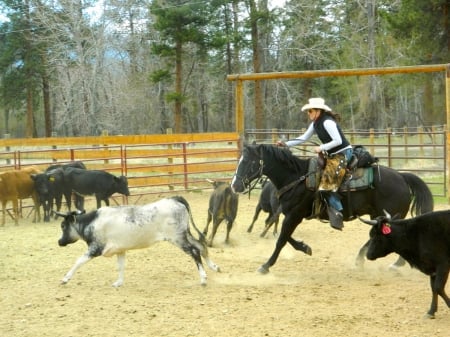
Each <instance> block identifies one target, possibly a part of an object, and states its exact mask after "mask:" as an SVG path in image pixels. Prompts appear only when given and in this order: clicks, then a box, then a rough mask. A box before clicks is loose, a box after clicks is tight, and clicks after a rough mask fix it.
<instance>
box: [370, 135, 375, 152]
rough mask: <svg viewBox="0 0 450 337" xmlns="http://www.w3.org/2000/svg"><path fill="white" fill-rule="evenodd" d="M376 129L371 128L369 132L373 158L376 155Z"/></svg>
mask: <svg viewBox="0 0 450 337" xmlns="http://www.w3.org/2000/svg"><path fill="white" fill-rule="evenodd" d="M374 132H375V131H374V129H373V128H370V130H369V144H370V145H371V146H370V153H371V155H372V156H374V155H375V147H374V146H373V144H374V143H375V141H374V138H375V137H374Z"/></svg>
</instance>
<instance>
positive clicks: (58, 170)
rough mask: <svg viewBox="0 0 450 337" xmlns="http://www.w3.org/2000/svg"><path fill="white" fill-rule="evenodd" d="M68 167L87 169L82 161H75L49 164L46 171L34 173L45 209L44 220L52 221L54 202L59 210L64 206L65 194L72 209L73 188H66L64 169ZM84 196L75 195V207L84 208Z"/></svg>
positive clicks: (37, 189)
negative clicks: (63, 198)
mask: <svg viewBox="0 0 450 337" xmlns="http://www.w3.org/2000/svg"><path fill="white" fill-rule="evenodd" d="M68 167H76V168H80V169H86V166H85V165H84V164H83V162H81V161H75V162H71V163H67V164H62V165H61V164H55V165H51V166H49V167H48V168H47V169H46V170H45V172H44V173H39V174H35V175H32V179H33V180H34V186H35V189H36V191H37V193H38V195H39V201H40V203H41V205H42V208H43V209H44V221H50V213H51V210H52V209H53V202H55V204H56V210H57V211H58V212H59V211H60V210H61V206H62V197H63V195H64V197H65V200H66V204H67V207H68V209H69V211H70V209H71V195H72V190H70V189H67V188H65V185H64V170H65V169H66V168H68ZM83 205H84V198H83V197H81V196H79V195H75V207H76V208H78V209H83Z"/></svg>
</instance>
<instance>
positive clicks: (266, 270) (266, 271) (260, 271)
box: [258, 265, 269, 275]
mask: <svg viewBox="0 0 450 337" xmlns="http://www.w3.org/2000/svg"><path fill="white" fill-rule="evenodd" d="M258 273H260V274H263V275H265V274H268V273H269V268H266V267H265V266H264V265H262V266H261V267H259V268H258Z"/></svg>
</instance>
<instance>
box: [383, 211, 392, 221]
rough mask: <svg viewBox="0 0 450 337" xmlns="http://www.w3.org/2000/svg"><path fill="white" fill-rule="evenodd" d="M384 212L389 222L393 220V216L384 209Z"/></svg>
mask: <svg viewBox="0 0 450 337" xmlns="http://www.w3.org/2000/svg"><path fill="white" fill-rule="evenodd" d="M383 212H384V215H386V218H387V219H388V221H389V220H391V219H392V217H391V215H390V214H389V213H388V212H387V211H386V210H385V209H383Z"/></svg>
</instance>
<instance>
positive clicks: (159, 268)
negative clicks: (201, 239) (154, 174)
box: [0, 192, 450, 337]
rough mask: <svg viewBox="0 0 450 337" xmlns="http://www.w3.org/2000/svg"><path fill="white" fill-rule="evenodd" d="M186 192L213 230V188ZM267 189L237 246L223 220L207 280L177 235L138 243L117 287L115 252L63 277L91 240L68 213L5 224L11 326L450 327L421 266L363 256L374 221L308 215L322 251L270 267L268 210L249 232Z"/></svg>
mask: <svg viewBox="0 0 450 337" xmlns="http://www.w3.org/2000/svg"><path fill="white" fill-rule="evenodd" d="M184 196H185V197H186V198H187V200H188V201H189V202H190V204H191V207H192V211H193V216H194V219H195V222H196V223H197V225H198V227H200V229H203V227H204V225H205V221H206V211H207V205H208V198H209V192H202V193H200V192H197V193H189V194H185V195H184ZM157 198H159V197H153V200H156V199H157ZM257 200H258V195H257V194H253V195H252V197H251V198H250V199H249V198H248V197H247V196H240V200H239V212H238V216H237V221H236V224H235V227H234V228H233V230H232V232H231V243H230V244H229V245H225V244H224V238H225V226H224V224H222V226H221V227H220V229H219V232H218V234H217V236H216V239H215V246H214V247H212V248H210V249H209V252H210V256H211V258H212V259H213V261H214V262H215V263H217V264H218V265H219V266H220V267H221V270H222V271H221V272H220V273H216V272H213V271H211V270H209V269H207V270H206V271H207V273H208V285H207V286H206V287H202V286H201V285H200V283H199V276H198V272H197V270H196V267H195V265H194V262H193V261H192V260H191V258H190V257H189V256H187V255H185V254H184V253H183V252H182V251H181V250H179V249H178V248H177V247H174V246H172V245H170V244H169V243H166V242H161V243H157V244H156V245H154V246H152V247H151V248H149V249H145V250H135V251H131V252H129V253H128V254H127V265H126V269H125V282H124V285H123V286H122V287H121V288H118V289H116V288H113V287H112V286H111V284H112V283H113V282H114V281H115V280H116V278H117V271H116V258H115V257H113V258H104V257H100V258H96V259H94V260H93V261H91V262H89V263H88V264H86V265H84V266H83V267H81V269H80V270H78V271H77V273H76V274H75V276H74V278H73V279H72V280H71V281H70V282H69V283H68V284H66V285H61V284H60V280H61V278H62V277H63V276H64V274H65V273H66V272H67V271H68V270H69V268H70V267H71V266H72V265H73V263H74V262H75V260H76V259H77V258H78V257H79V256H80V255H81V254H83V253H84V251H85V250H86V245H85V244H84V243H83V242H77V243H75V244H73V245H69V246H67V247H62V248H61V247H59V246H58V244H57V240H58V239H59V237H60V228H59V224H60V221H59V220H53V221H52V222H51V223H45V224H44V223H40V224H32V223H31V222H30V221H29V220H28V219H23V220H21V222H20V225H19V226H14V224H13V222H12V221H11V220H10V221H8V222H7V223H6V225H5V226H4V227H0V254H1V259H0V307H1V310H0V331H1V332H0V335H1V336H8V337H9V336H33V337H35V336H66V337H70V336H73V337H77V336H96V337H98V336H105V337H113V336H171V337H173V336H196V337H199V336H200V337H210V336H217V337H220V336H223V337H234V336H246V337H251V336H255V337H262V336H277V337H279V336H286V337H288V336H314V337H316V336H334V337H340V336H342V337H343V336H345V337H352V336H358V337H360V336H382V335H383V336H390V337H395V336H399V337H400V336H401V337H404V336H420V337H425V336H430V337H431V336H435V337H436V336H449V323H450V310H449V309H448V308H447V307H446V306H445V304H444V302H443V301H442V300H441V299H439V311H438V312H437V314H436V319H434V320H430V319H425V318H424V314H425V312H426V311H427V310H428V307H429V304H430V300H431V292H430V289H429V282H428V277H426V276H425V275H423V274H421V273H420V272H418V271H416V270H413V269H411V268H410V267H409V266H405V267H403V268H402V269H401V270H400V272H398V273H395V272H392V271H388V266H389V265H390V264H391V263H392V262H393V261H395V259H396V256H393V255H392V256H389V257H386V258H384V259H379V260H377V261H366V263H365V267H364V270H359V269H357V268H356V267H355V264H354V262H355V257H356V254H357V252H358V250H359V248H360V247H361V246H362V244H363V243H364V242H365V241H366V240H367V239H368V231H369V229H368V226H367V225H365V224H362V223H361V222H360V221H358V220H355V221H353V222H349V223H346V224H345V228H344V231H343V232H338V231H335V230H333V229H331V228H330V227H329V225H328V224H324V223H321V222H318V221H305V222H304V223H302V224H301V225H300V226H299V227H298V228H297V230H296V232H295V237H296V238H298V239H301V240H304V241H305V242H306V243H308V244H309V245H310V246H311V247H312V250H313V255H312V256H307V255H305V254H303V253H301V252H297V251H295V250H294V249H293V248H292V247H290V246H286V247H285V248H284V250H283V251H282V254H281V256H280V258H279V259H278V261H277V263H276V264H275V266H273V267H272V268H271V271H270V273H269V274H267V275H261V274H259V273H258V272H257V268H258V267H259V266H260V265H261V264H262V263H264V262H265V261H266V260H267V259H268V258H269V256H270V255H271V253H272V251H273V248H274V245H275V238H274V237H273V235H272V233H271V232H270V233H268V235H267V237H266V238H260V237H259V234H260V232H261V230H262V228H263V222H264V219H265V216H266V214H261V215H260V218H259V219H258V222H257V224H256V225H255V228H254V230H253V233H250V234H249V233H247V227H248V226H249V224H250V222H251V219H252V217H253V213H254V209H255V205H256V203H257ZM148 201H152V198H149V200H148ZM445 207H446V206H441V207H440V208H445ZM205 268H206V267H205ZM447 292H450V286H449V285H448V284H447Z"/></svg>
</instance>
